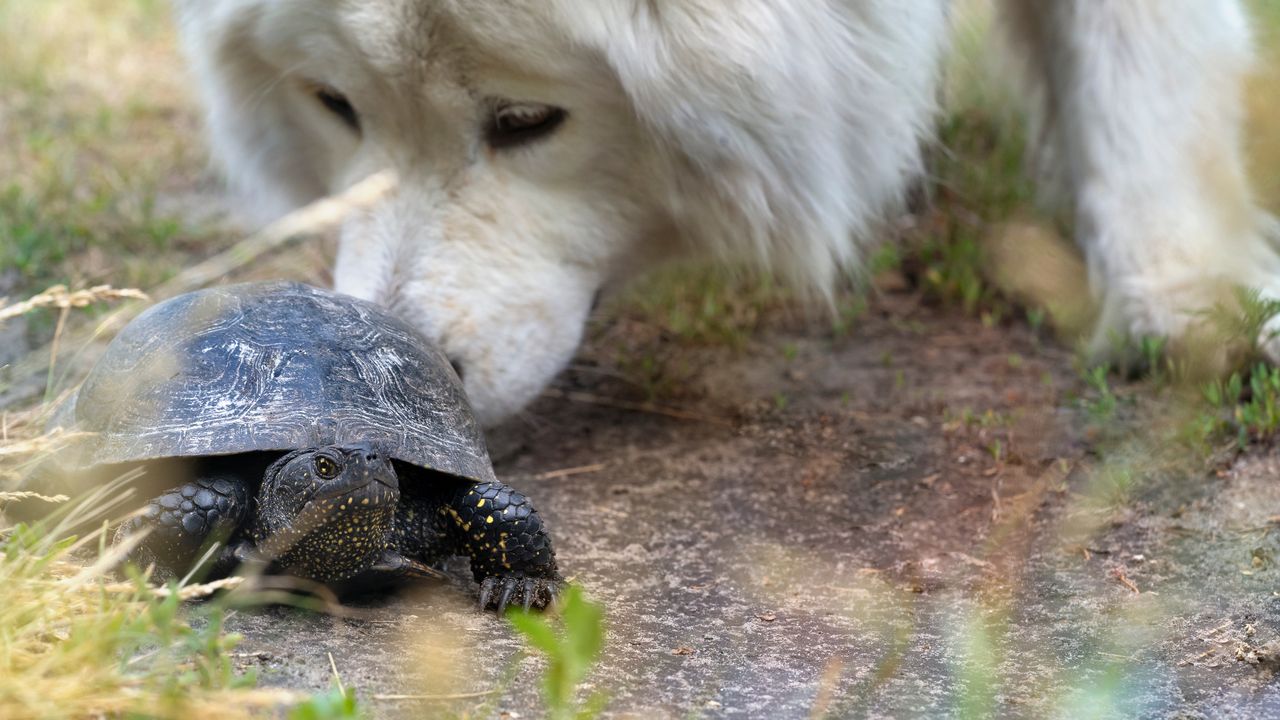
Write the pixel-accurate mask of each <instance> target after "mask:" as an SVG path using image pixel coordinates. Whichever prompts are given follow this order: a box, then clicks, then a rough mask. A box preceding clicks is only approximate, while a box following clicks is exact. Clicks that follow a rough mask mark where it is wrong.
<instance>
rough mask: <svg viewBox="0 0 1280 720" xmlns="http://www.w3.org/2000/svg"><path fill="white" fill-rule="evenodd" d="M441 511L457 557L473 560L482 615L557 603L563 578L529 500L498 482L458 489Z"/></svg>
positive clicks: (540, 521) (472, 568)
mask: <svg viewBox="0 0 1280 720" xmlns="http://www.w3.org/2000/svg"><path fill="white" fill-rule="evenodd" d="M439 512H440V514H441V515H442V516H443V517H444V519H445V520H446V522H445V526H446V527H449V533H448V534H449V536H450V537H451V538H452V541H453V546H454V550H455V552H456V553H457V554H463V555H467V556H469V557H470V558H471V572H472V574H473V575H474V576H475V579H476V582H478V583H480V608H481V609H482V610H485V609H488V608H489V607H491V606H493V607H496V608H497V610H498V612H499V613H501V612H503V611H504V610H505V609H506V607H507V605H508V604H509V603H511V602H520V603H521V604H523V605H524V607H525V609H526V610H527V609H529V608H530V607H538V608H542V607H546V606H547V605H548V604H550V603H551V602H553V601H554V600H555V597H556V593H557V592H558V591H559V589H560V586H561V585H562V584H563V583H564V579H563V578H561V577H560V573H559V571H558V570H557V568H556V553H555V550H553V549H552V547H551V536H550V535H549V534H548V533H547V529H546V526H545V525H543V523H542V518H541V517H540V516H539V515H538V512H537V511H536V510H534V509H533V504H532V503H530V502H529V498H528V497H527V496H525V495H524V494H523V493H521V492H519V491H517V490H516V489H514V488H512V487H510V486H508V485H503V484H502V483H497V482H492V483H490V482H485V483H477V484H475V485H470V486H466V487H463V488H461V489H460V490H458V491H457V492H456V493H455V494H454V495H453V497H452V498H450V499H449V500H448V501H447V502H446V503H445V504H444V505H443V506H441V508H440V510H439Z"/></svg>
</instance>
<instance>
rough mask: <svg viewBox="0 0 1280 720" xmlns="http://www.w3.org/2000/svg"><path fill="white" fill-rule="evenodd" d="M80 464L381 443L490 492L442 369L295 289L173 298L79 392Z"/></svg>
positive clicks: (419, 351)
mask: <svg viewBox="0 0 1280 720" xmlns="http://www.w3.org/2000/svg"><path fill="white" fill-rule="evenodd" d="M74 402H75V411H74V414H75V424H76V426H77V427H76V429H78V430H81V431H88V432H91V433H96V436H94V437H93V438H92V439H90V440H87V441H86V442H85V443H84V444H83V445H82V447H81V448H80V454H79V455H78V456H77V457H76V458H74V459H73V464H79V465H82V466H88V465H96V464H106V463H122V462H134V461H141V460H149V459H153V458H159V457H175V456H202V455H223V454H230V453H241V452H249V451H255V450H291V449H295V448H301V447H309V446H316V445H330V444H350V443H357V442H372V443H376V444H378V445H379V446H381V447H383V448H385V451H386V452H388V453H389V454H390V455H391V456H392V457H393V458H395V459H397V460H400V461H403V462H408V463H412V464H414V465H418V466H421V467H425V468H428V469H432V470H437V471H440V472H445V473H449V474H451V475H457V476H460V477H464V478H468V479H471V480H475V481H485V480H492V479H493V478H494V475H493V468H492V465H491V464H490V461H489V456H488V452H487V450H486V449H485V445H484V439H483V435H482V434H481V432H480V429H479V427H478V426H477V424H476V422H475V419H474V416H473V415H472V412H471V407H470V405H469V404H468V403H467V400H466V396H465V395H464V394H463V391H462V387H461V383H460V382H459V380H458V378H457V375H455V374H454V372H453V369H452V368H451V366H450V365H449V362H448V360H447V359H446V358H445V357H444V355H443V354H442V353H441V352H440V350H439V349H437V348H436V347H435V346H434V345H433V344H431V343H430V342H429V341H428V340H426V339H425V338H424V337H422V336H421V335H420V334H418V333H417V331H415V330H414V329H413V328H411V327H410V326H409V325H407V324H406V323H404V322H402V321H400V320H399V319H397V318H396V317H394V316H392V315H391V314H390V313H389V312H387V311H386V310H383V309H382V308H379V307H378V306H376V305H373V304H371V303H367V302H364V301H361V300H357V299H355V298H352V297H348V296H345V295H339V294H336V293H332V292H328V291H325V290H320V289H318V288H314V287H311V286H308V285H302V284H298V283H279V282H276V283H247V284H241V285H227V286H222V287H215V288H209V289H206V290H199V291H196V292H192V293H187V294H185V295H180V296H178V297H175V298H172V299H170V300H167V301H165V302H162V303H160V304H158V305H156V306H155V307H152V308H150V309H148V310H147V311H146V312H145V313H143V314H142V315H140V316H138V318H137V319H135V320H134V321H133V322H132V323H130V324H129V325H128V326H127V327H125V329H124V330H123V331H121V332H120V334H119V335H117V336H116V338H115V339H114V340H113V341H112V343H111V344H110V346H109V347H108V348H107V351H106V353H105V354H104V356H103V357H102V359H101V360H100V361H99V362H98V364H97V366H96V367H95V368H94V369H93V371H92V372H91V373H90V374H89V376H88V378H87V379H86V380H85V382H84V385H82V386H81V388H80V390H79V393H78V395H77V397H76V398H75V400H74Z"/></svg>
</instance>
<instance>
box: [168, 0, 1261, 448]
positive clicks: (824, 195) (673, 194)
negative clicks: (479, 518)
mask: <svg viewBox="0 0 1280 720" xmlns="http://www.w3.org/2000/svg"><path fill="white" fill-rule="evenodd" d="M179 5H180V20H181V26H182V31H183V37H184V40H185V44H186V47H187V48H188V51H189V54H190V57H191V60H192V63H193V66H194V70H195V73H196V77H197V79H198V81H199V85H200V87H201V89H202V91H203V93H204V98H205V101H206V103H207V107H208V120H209V126H210V129H211V133H212V144H213V149H214V151H215V154H216V156H217V157H218V158H220V160H221V163H222V165H223V168H224V170H225V172H226V174H227V176H228V177H229V179H230V181H231V182H232V184H233V185H234V186H235V187H236V188H237V189H238V190H239V191H241V192H242V193H243V194H244V196H245V197H246V198H248V199H249V200H251V201H252V203H253V204H254V206H255V209H256V211H257V212H258V217H259V218H267V217H270V216H272V215H275V214H278V213H281V212H283V211H286V210H289V209H291V208H293V207H295V206H297V205H299V204H301V203H305V202H307V201H310V200H313V199H315V198H318V197H320V196H323V195H325V194H327V193H331V192H334V191H337V190H341V189H343V188H344V187H346V186H348V185H350V184H352V183H354V182H356V181H358V180H360V179H361V178H363V177H365V176H367V175H369V174H371V173H373V172H376V171H379V170H382V169H386V168H391V169H393V170H395V171H396V173H397V175H398V177H399V179H400V184H399V188H398V191H397V193H396V195H395V196H394V197H393V198H391V199H389V200H388V201H386V202H385V203H383V204H382V205H380V206H378V207H377V208H375V209H374V210H371V211H369V212H367V213H364V214H362V215H361V216H360V217H357V218H354V219H352V220H350V221H348V222H347V223H346V224H345V226H344V228H343V231H342V237H341V243H340V249H339V256H338V261H337V268H336V274H335V278H336V286H337V289H338V290H340V291H343V292H347V293H351V294H354V295H357V296H360V297H363V298H367V299H371V300H375V301H377V302H380V303H384V304H386V305H388V306H390V307H392V308H394V309H395V310H397V311H398V312H399V313H400V314H402V315H403V316H404V317H406V318H407V319H409V320H410V321H412V322H413V323H415V324H416V325H417V326H418V327H419V328H420V329H421V330H423V331H424V332H425V333H426V334H427V335H429V336H431V337H434V338H435V339H437V340H438V341H439V342H440V343H441V344H442V345H443V347H444V348H445V350H446V352H447V353H448V354H449V355H450V357H451V358H452V359H453V360H454V361H455V364H456V365H457V366H458V367H459V369H460V372H461V373H462V374H463V377H464V381H465V384H466V388H467V391H468V393H469V394H470V396H471V399H472V401H473V403H474V405H475V408H476V411H477V413H478V414H479V415H480V417H481V418H482V420H483V421H485V422H488V423H492V422H495V421H498V420H500V419H501V418H503V417H505V416H507V415H509V414H511V413H513V412H515V411H517V410H519V409H520V408H521V407H523V406H524V405H525V404H526V403H528V402H529V401H530V400H531V399H533V398H534V397H536V396H537V395H538V394H539V392H540V390H541V389H542V388H543V387H544V386H545V385H546V384H547V383H548V382H549V381H550V380H551V379H552V377H553V376H554V375H555V374H556V373H557V372H558V371H559V370H560V369H561V368H562V367H563V366H564V365H565V364H566V362H567V361H568V360H569V359H570V357H571V356H572V354H573V353H574V350H575V348H576V346H577V345H578V342H579V340H580V338H581V335H582V330H583V326H584V322H585V320H586V317H587V314H588V312H589V311H590V309H591V306H592V302H593V298H594V297H595V296H596V294H597V292H598V291H599V290H600V289H601V288H602V287H603V286H605V285H606V284H608V283H611V282H613V281H615V280H618V279H619V278H621V277H624V276H627V275H632V274H634V273H636V272H637V271H639V270H642V269H644V268H646V267H647V266H651V265H652V264H653V263H654V262H655V261H658V260H663V259H667V258H671V257H673V256H676V255H677V254H687V253H704V254H708V253H709V254H712V255H714V256H716V257H720V258H725V259H731V260H733V261H735V262H741V261H743V260H749V261H754V262H756V263H759V264H761V265H762V266H764V267H766V268H768V269H769V270H770V271H776V272H781V273H783V274H785V275H787V276H789V277H790V278H792V279H794V280H796V281H797V282H800V283H804V284H805V285H807V286H809V287H812V288H817V289H818V290H819V291H822V290H824V289H829V288H830V287H831V286H832V284H833V282H834V281H835V280H836V279H837V278H838V277H839V276H840V275H841V274H842V273H843V272H846V271H848V270H849V269H851V268H852V267H854V266H856V264H857V262H858V259H859V240H860V239H861V238H865V237H866V236H867V235H868V234H869V233H870V232H871V231H872V230H873V229H874V225H875V222H876V221H877V220H878V219H879V218H881V217H883V214H884V212H885V211H886V209H889V208H891V207H892V205H893V204H894V203H895V202H896V201H897V200H898V199H899V197H900V196H901V195H902V194H903V190H904V188H905V186H906V185H907V184H908V183H909V182H910V181H911V179H912V178H913V177H914V176H915V175H916V174H917V173H919V172H920V170H921V145H922V141H923V140H925V139H927V136H928V132H929V127H930V123H931V120H932V118H933V115H934V110H935V107H934V106H935V97H936V94H937V93H936V90H937V87H936V85H937V83H936V81H937V77H938V74H939V70H940V68H939V63H940V56H941V53H942V51H943V49H944V48H945V46H946V35H947V29H948V21H947V3H946V2H944V0H347V1H340V0H180V2H179ZM1003 5H1004V7H1003V8H1002V9H1003V12H1004V14H1005V17H1006V19H1007V22H1006V25H1007V26H1008V27H1009V29H1010V30H1011V31H1012V33H1013V35H1014V38H1015V40H1016V41H1017V42H1016V45H1017V46H1018V47H1020V48H1021V49H1022V50H1023V54H1024V55H1025V57H1026V59H1027V64H1028V67H1029V68H1030V70H1031V73H1030V74H1031V75H1032V76H1033V78H1034V79H1036V80H1038V81H1039V82H1040V84H1041V86H1042V87H1043V89H1044V90H1045V92H1044V93H1043V95H1044V97H1045V103H1044V104H1045V106H1046V111H1047V112H1046V114H1045V118H1046V120H1045V122H1044V123H1043V128H1042V132H1041V133H1039V135H1040V136H1041V137H1043V138H1044V141H1045V142H1046V143H1047V144H1048V146H1049V147H1050V148H1051V150H1052V153H1051V154H1052V156H1053V157H1056V158H1059V159H1061V161H1062V163H1061V165H1060V168H1059V170H1060V172H1059V176H1060V177H1061V178H1062V179H1063V180H1064V186H1065V187H1066V188H1067V189H1068V190H1069V193H1070V197H1069V200H1070V202H1071V203H1072V207H1073V208H1074V216H1075V227H1076V233H1077V236H1078V237H1077V241H1078V242H1079V244H1080V246H1081V247H1082V248H1083V249H1084V252H1085V254H1086V257H1087V259H1088V264H1089V270H1090V274H1091V282H1092V288H1093V291H1094V294H1095V296H1096V297H1097V298H1098V300H1099V301H1100V303H1101V307H1102V316H1101V321H1100V328H1099V330H1098V333H1097V337H1105V336H1106V335H1107V333H1109V332H1120V333H1124V334H1129V335H1147V334H1157V335H1167V336H1178V335H1179V334H1180V333H1183V332H1185V331H1186V330H1187V328H1188V325H1189V323H1191V322H1192V320H1191V319H1190V318H1191V316H1190V313H1191V312H1193V311H1195V310H1198V309H1201V308H1204V307H1206V306H1208V305H1210V304H1212V303H1213V302H1214V300H1215V299H1217V298H1218V297H1219V294H1220V293H1221V290H1222V288H1223V287H1224V284H1246V285H1251V286H1255V287H1263V288H1266V289H1271V286H1272V285H1275V284H1276V283H1277V281H1278V280H1280V262H1278V261H1277V254H1276V252H1275V250H1274V249H1273V248H1272V247H1271V246H1270V245H1269V244H1268V243H1267V242H1266V241H1265V240H1264V234H1265V232H1264V231H1265V226H1266V223H1267V222H1268V220H1267V218H1266V217H1264V216H1263V215H1262V214H1261V213H1260V212H1259V211H1257V210H1256V209H1255V207H1254V205H1253V204H1252V201H1251V198H1250V193H1249V188H1248V184H1247V181H1246V178H1245V172H1244V168H1243V162H1242V158H1241V150H1240V142H1241V138H1240V126H1241V114H1242V99H1241V91H1242V87H1241V86H1242V79H1243V77H1244V75H1245V74H1246V72H1247V71H1248V69H1249V66H1250V60H1251V41H1250V34H1249V24H1248V20H1247V18H1246V15H1245V12H1244V10H1243V8H1242V7H1241V4H1240V2H1238V1H1237V0H1005V1H1004V2H1003Z"/></svg>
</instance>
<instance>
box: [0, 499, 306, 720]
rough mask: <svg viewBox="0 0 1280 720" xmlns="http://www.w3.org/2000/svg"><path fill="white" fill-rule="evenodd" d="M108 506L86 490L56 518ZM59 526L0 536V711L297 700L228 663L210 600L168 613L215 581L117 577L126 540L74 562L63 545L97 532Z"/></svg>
mask: <svg viewBox="0 0 1280 720" xmlns="http://www.w3.org/2000/svg"><path fill="white" fill-rule="evenodd" d="M3 499H4V500H11V499H13V496H12V495H10V496H8V497H7V498H3ZM24 501H29V499H24ZM95 504H97V505H98V507H97V508H96V510H95V511H93V512H90V511H89V510H88V508H90V507H94V505H95ZM110 505H111V503H110V502H109V501H107V498H106V497H105V493H98V494H95V496H93V497H89V498H86V499H85V501H84V502H83V503H82V504H81V505H80V506H79V507H78V508H77V509H76V511H75V512H72V513H67V514H64V515H63V518H64V519H63V525H65V526H69V525H72V524H76V523H78V522H80V521H81V520H83V519H86V517H87V516H90V515H93V516H100V515H101V514H102V513H101V512H100V511H101V510H103V509H106V508H109V507H110ZM59 534H60V533H59V532H58V531H57V528H56V527H55V528H50V529H44V528H41V529H31V528H24V527H18V528H16V529H10V530H8V531H5V533H4V535H3V536H0V628H3V632H2V633H0V717H4V718H8V719H12V720H20V719H22V718H63V717H65V718H83V717H102V716H113V717H114V716H130V715H138V716H146V717H155V718H191V717H200V718H245V717H254V716H261V715H262V714H264V713H266V712H269V711H273V710H276V709H278V708H281V707H284V706H288V705H296V704H298V703H299V702H302V701H304V700H306V696H304V695H302V694H299V693H294V692H283V691H264V690H258V689H255V688H253V687H252V684H253V680H254V678H253V677H252V676H248V675H244V674H241V673H239V672H237V671H236V670H235V669H234V668H233V667H232V664H231V661H230V659H229V656H228V652H229V650H230V649H231V648H232V647H234V645H235V642H236V641H235V638H233V637H228V636H225V635H223V634H222V633H221V619H222V616H221V611H220V610H219V609H218V606H217V605H216V604H215V605H212V606H210V607H209V608H208V609H207V611H201V610H195V611H190V612H185V613H180V612H179V603H180V602H181V601H182V600H185V599H188V598H194V597H205V596H207V595H208V594H209V593H210V592H212V591H216V590H218V589H221V587H222V585H219V586H213V587H210V586H194V587H190V588H181V589H177V590H176V591H175V590H170V589H165V588H152V587H150V586H148V585H147V584H146V583H145V581H144V579H143V578H136V579H135V580H134V581H133V582H130V583H119V582H116V581H114V580H112V579H111V577H110V575H109V573H110V571H112V570H113V569H114V568H115V567H116V566H117V565H118V564H119V562H120V561H121V560H122V559H123V557H124V552H125V550H126V548H123V547H121V548H115V549H110V550H105V549H103V550H100V554H99V556H98V559H97V561H96V562H93V563H92V564H89V565H87V566H86V565H85V564H84V563H83V562H82V561H81V560H80V559H78V558H77V557H74V555H73V553H74V552H75V551H77V550H83V549H84V548H90V547H93V546H95V545H96V546H100V547H101V546H103V540H102V531H99V532H97V533H94V534H92V535H90V536H88V537H86V538H84V539H82V540H80V541H78V542H75V543H71V542H67V541H62V542H58V541H55V540H54V539H53V538H54V537H56V536H57V535H59ZM225 584H226V583H224V584H223V585H225ZM192 616H194V617H195V618H196V620H194V621H189V620H187V619H184V618H187V617H192Z"/></svg>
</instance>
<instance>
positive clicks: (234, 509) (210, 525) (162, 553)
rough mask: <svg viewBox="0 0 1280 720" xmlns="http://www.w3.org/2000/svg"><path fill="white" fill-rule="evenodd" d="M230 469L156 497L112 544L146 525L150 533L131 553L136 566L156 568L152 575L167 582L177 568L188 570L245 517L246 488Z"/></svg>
mask: <svg viewBox="0 0 1280 720" xmlns="http://www.w3.org/2000/svg"><path fill="white" fill-rule="evenodd" d="M235 470H236V469H235V468H234V467H227V468H217V469H211V470H210V469H207V470H206V473H207V474H202V475H201V476H200V477H197V478H196V479H194V480H192V481H191V482H187V483H183V484H182V485H180V486H178V487H176V488H174V489H172V490H170V491H168V492H166V493H164V494H163V495H160V496H159V497H156V498H154V499H152V500H151V502H149V503H147V506H146V508H144V509H143V511H142V513H140V514H139V515H137V516H135V517H133V518H131V519H130V520H128V521H127V522H125V523H122V524H121V525H120V527H119V528H117V530H116V536H115V542H117V543H120V542H123V541H124V539H125V538H126V537H128V536H129V535H131V534H134V533H137V532H139V531H141V530H142V529H144V528H150V530H151V532H150V533H149V534H148V535H147V537H146V538H145V539H144V540H143V541H142V543H141V544H140V545H138V547H136V548H135V549H134V550H133V551H132V552H131V553H130V558H131V559H132V560H133V561H134V562H135V563H136V564H137V565H138V566H139V567H148V566H153V565H154V567H155V574H154V576H153V579H155V580H157V581H159V582H167V581H168V580H170V579H173V578H174V576H175V573H174V571H175V570H182V571H183V572H185V571H186V569H188V568H190V567H191V565H192V564H193V563H195V562H196V561H197V560H199V559H200V558H201V557H202V556H203V555H204V553H205V551H206V550H207V549H208V547H209V546H210V545H212V544H213V543H214V542H226V541H227V540H229V539H231V537H232V536H233V535H235V533H236V531H237V529H238V528H239V527H240V526H241V525H242V524H243V523H244V522H245V520H246V519H247V518H248V516H249V510H250V506H251V501H250V494H249V490H248V487H247V486H246V485H245V483H244V479H243V477H241V476H239V475H237V474H236V472H235Z"/></svg>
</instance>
